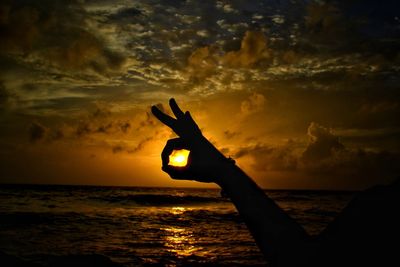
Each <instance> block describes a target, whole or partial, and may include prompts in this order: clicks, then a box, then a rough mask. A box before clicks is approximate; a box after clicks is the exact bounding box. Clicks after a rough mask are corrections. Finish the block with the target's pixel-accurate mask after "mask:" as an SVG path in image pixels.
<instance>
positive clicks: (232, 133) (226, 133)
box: [224, 130, 240, 140]
mask: <svg viewBox="0 0 400 267" xmlns="http://www.w3.org/2000/svg"><path fill="white" fill-rule="evenodd" d="M238 135H240V132H235V131H229V130H226V131H224V136H225V138H226V139H228V140H229V139H232V138H234V137H236V136H238Z"/></svg>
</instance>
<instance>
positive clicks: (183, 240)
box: [161, 207, 202, 257]
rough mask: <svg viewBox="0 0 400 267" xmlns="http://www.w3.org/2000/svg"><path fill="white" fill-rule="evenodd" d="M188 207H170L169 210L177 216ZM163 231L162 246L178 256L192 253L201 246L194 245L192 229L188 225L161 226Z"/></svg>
mask: <svg viewBox="0 0 400 267" xmlns="http://www.w3.org/2000/svg"><path fill="white" fill-rule="evenodd" d="M187 210H188V208H184V207H172V208H171V210H170V212H171V213H172V214H173V215H176V216H177V220H178V219H179V215H181V214H183V213H184V212H186V211H187ZM161 230H163V231H164V234H165V235H164V242H165V243H164V246H165V247H166V248H167V251H168V252H170V253H173V254H175V255H176V256H178V257H187V256H190V255H193V254H194V253H195V252H196V251H198V250H199V249H202V247H198V246H195V239H194V235H193V231H192V230H190V228H188V227H183V226H170V227H167V228H162V229H161Z"/></svg>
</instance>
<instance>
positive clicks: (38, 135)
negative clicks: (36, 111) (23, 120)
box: [29, 122, 48, 143]
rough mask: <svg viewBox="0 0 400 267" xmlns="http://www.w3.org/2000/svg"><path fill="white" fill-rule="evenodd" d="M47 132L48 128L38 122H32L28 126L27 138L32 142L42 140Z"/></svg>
mask: <svg viewBox="0 0 400 267" xmlns="http://www.w3.org/2000/svg"><path fill="white" fill-rule="evenodd" d="M47 132H48V128H46V127H45V126H43V125H42V124H40V123H39V122H32V123H31V125H30V126H29V140H30V141H31V142H32V143H36V142H38V141H41V140H44V139H45V137H46V135H47Z"/></svg>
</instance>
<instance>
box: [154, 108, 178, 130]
mask: <svg viewBox="0 0 400 267" xmlns="http://www.w3.org/2000/svg"><path fill="white" fill-rule="evenodd" d="M151 112H152V113H153V115H154V116H155V117H156V118H157V119H158V120H159V121H161V122H162V123H164V124H165V125H167V126H168V127H169V128H171V129H172V130H174V128H175V125H176V119H174V118H172V117H171V116H168V115H167V114H165V113H164V112H162V111H161V110H159V109H158V108H157V107H156V106H152V107H151Z"/></svg>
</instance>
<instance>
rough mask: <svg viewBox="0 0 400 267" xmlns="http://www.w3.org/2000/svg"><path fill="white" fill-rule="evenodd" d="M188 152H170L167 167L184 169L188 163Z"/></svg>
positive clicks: (183, 150)
mask: <svg viewBox="0 0 400 267" xmlns="http://www.w3.org/2000/svg"><path fill="white" fill-rule="evenodd" d="M189 153H190V151H189V150H186V149H179V150H174V151H172V153H171V155H169V163H168V165H170V166H174V167H185V166H186V165H187V162H188V157H189Z"/></svg>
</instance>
